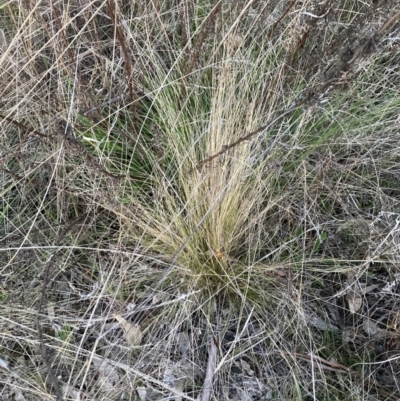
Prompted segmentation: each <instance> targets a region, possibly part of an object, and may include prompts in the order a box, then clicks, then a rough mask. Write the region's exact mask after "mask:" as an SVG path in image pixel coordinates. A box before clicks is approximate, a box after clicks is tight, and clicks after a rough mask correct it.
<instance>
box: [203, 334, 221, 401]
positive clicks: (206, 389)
mask: <svg viewBox="0 0 400 401" xmlns="http://www.w3.org/2000/svg"><path fill="white" fill-rule="evenodd" d="M217 351H218V347H217V339H216V338H215V337H214V336H213V337H211V342H210V350H209V352H208V362H207V371H206V378H205V380H204V386H203V394H202V395H201V401H209V399H210V397H211V391H212V387H213V379H214V372H215V366H216V364H217Z"/></svg>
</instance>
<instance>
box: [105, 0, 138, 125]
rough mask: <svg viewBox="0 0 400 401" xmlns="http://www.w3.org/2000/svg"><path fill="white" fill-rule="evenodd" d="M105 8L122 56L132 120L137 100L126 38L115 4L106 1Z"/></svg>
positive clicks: (109, 0)
mask: <svg viewBox="0 0 400 401" xmlns="http://www.w3.org/2000/svg"><path fill="white" fill-rule="evenodd" d="M107 7H108V12H109V14H110V18H111V21H112V24H113V26H114V31H115V34H116V36H117V40H118V42H119V44H120V46H121V49H122V54H123V55H124V66H125V72H126V76H127V79H128V88H129V95H130V98H131V111H132V115H133V118H135V116H136V100H137V96H136V87H135V88H134V83H133V82H134V81H133V75H132V74H133V67H132V62H131V58H130V55H129V52H128V49H127V46H126V38H125V35H124V33H123V31H122V29H121V27H120V26H119V22H118V19H117V14H116V12H115V4H112V2H111V0H108V1H107Z"/></svg>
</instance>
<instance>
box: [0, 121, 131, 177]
mask: <svg viewBox="0 0 400 401" xmlns="http://www.w3.org/2000/svg"><path fill="white" fill-rule="evenodd" d="M0 118H2V119H3V120H6V121H8V122H10V123H11V124H13V125H15V126H17V127H18V128H20V129H22V130H23V131H25V132H28V133H31V134H34V135H37V136H39V137H41V138H45V139H53V140H54V139H56V136H55V135H50V134H44V133H43V132H40V131H38V130H35V129H33V128H30V127H28V126H26V125H25V124H22V123H21V122H19V121H16V120H14V119H12V118H10V117H7V116H5V115H3V114H1V113H0ZM63 138H64V139H66V140H67V143H69V144H70V145H72V146H73V147H74V148H75V149H77V150H79V152H80V153H81V154H83V155H84V156H85V158H86V161H87V162H88V164H89V165H90V166H92V167H94V168H95V169H96V170H98V171H100V172H101V173H103V174H104V175H106V176H108V177H110V178H113V179H121V178H126V176H125V175H116V174H112V173H110V172H109V171H107V170H106V169H105V168H104V167H103V166H101V165H100V163H98V162H97V161H96V160H95V159H94V158H93V156H92V155H90V153H89V152H88V151H87V150H86V148H85V146H84V145H83V144H82V143H81V142H80V141H79V140H78V139H76V138H74V137H73V136H71V135H64V136H63Z"/></svg>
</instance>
